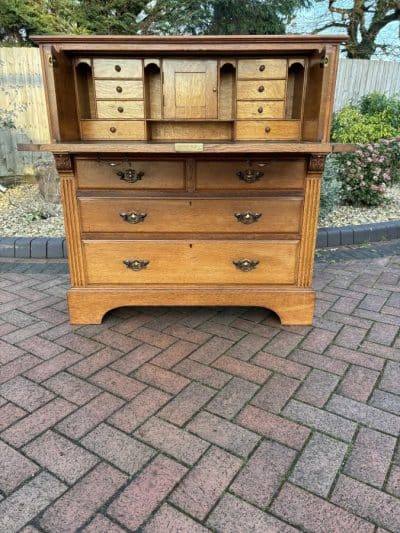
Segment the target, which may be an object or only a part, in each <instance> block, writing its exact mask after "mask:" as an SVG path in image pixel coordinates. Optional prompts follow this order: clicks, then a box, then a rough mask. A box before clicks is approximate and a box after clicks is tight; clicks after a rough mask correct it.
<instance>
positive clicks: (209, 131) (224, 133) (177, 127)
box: [150, 121, 233, 142]
mask: <svg viewBox="0 0 400 533" xmlns="http://www.w3.org/2000/svg"><path fill="white" fill-rule="evenodd" d="M232 124H233V123H230V122H222V121H221V122H192V123H191V122H185V121H182V122H153V123H151V124H150V128H151V139H152V140H154V141H162V140H175V141H189V142H190V141H206V140H211V139H213V140H221V141H228V140H231V139H232V134H233V128H232Z"/></svg>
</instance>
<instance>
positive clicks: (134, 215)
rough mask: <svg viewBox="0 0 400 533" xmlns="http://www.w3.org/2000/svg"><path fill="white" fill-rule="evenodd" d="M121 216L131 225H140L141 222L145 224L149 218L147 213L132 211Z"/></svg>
mask: <svg viewBox="0 0 400 533" xmlns="http://www.w3.org/2000/svg"><path fill="white" fill-rule="evenodd" d="M119 216H120V217H121V218H123V219H124V220H125V222H129V224H139V222H143V221H144V219H145V218H146V217H147V213H138V212H137V211H130V212H128V213H120V214H119Z"/></svg>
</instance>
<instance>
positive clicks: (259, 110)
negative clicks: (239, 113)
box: [257, 105, 264, 113]
mask: <svg viewBox="0 0 400 533" xmlns="http://www.w3.org/2000/svg"><path fill="white" fill-rule="evenodd" d="M257 111H258V112H259V113H262V112H263V111H264V108H263V107H262V106H261V105H260V107H259V108H258V109H257Z"/></svg>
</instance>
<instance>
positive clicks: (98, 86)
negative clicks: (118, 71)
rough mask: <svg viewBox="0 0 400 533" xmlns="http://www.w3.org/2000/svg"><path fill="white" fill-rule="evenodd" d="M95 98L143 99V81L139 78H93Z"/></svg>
mask: <svg viewBox="0 0 400 533" xmlns="http://www.w3.org/2000/svg"><path fill="white" fill-rule="evenodd" d="M94 86H95V92H96V98H98V99H101V98H110V99H112V100H115V99H116V98H118V99H120V98H121V99H127V100H129V99H131V98H138V99H143V82H142V81H141V80H95V81H94Z"/></svg>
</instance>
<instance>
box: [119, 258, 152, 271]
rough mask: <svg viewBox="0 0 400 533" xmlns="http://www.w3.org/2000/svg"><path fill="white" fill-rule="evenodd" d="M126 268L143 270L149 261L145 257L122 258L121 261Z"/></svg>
mask: <svg viewBox="0 0 400 533" xmlns="http://www.w3.org/2000/svg"><path fill="white" fill-rule="evenodd" d="M123 263H124V265H125V266H126V268H130V269H131V270H134V271H135V272H137V271H138V270H143V268H146V267H147V265H148V264H149V263H150V261H148V260H147V259H124V261H123Z"/></svg>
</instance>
